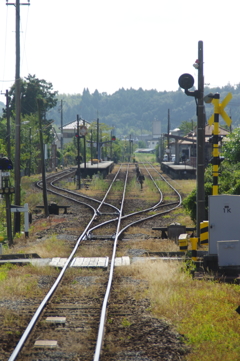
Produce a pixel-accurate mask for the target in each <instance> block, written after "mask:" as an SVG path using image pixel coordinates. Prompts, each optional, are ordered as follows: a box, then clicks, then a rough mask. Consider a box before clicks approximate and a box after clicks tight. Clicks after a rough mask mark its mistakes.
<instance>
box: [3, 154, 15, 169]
mask: <svg viewBox="0 0 240 361" xmlns="http://www.w3.org/2000/svg"><path fill="white" fill-rule="evenodd" d="M11 169H13V164H12V161H11V159H9V158H7V157H2V158H0V170H11Z"/></svg>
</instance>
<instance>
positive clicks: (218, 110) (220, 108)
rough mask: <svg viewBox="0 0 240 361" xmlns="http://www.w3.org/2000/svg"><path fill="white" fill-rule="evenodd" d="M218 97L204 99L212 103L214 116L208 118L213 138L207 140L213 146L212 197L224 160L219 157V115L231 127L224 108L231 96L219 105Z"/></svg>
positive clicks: (212, 96)
mask: <svg viewBox="0 0 240 361" xmlns="http://www.w3.org/2000/svg"><path fill="white" fill-rule="evenodd" d="M219 99H220V95H219V93H216V94H212V93H210V94H209V95H207V96H205V97H204V101H205V102H206V103H211V102H212V103H213V105H214V114H213V115H212V116H211V117H210V119H209V121H208V124H209V125H213V136H212V137H211V138H210V139H209V141H210V142H212V144H213V150H212V156H213V157H212V159H211V163H212V175H213V186H212V195H214V196H215V195H218V176H219V165H220V163H221V162H222V161H223V160H224V157H220V156H219V154H220V153H219V146H218V144H219V141H221V139H222V136H220V135H219V114H221V116H222V117H223V119H224V120H225V122H226V123H227V125H228V126H230V125H231V122H232V120H231V118H230V117H229V116H228V115H227V113H226V112H225V110H224V108H225V107H226V105H227V104H228V103H229V101H230V100H231V99H232V94H231V93H228V95H227V96H226V97H225V99H224V100H223V102H222V103H221V104H220V103H219Z"/></svg>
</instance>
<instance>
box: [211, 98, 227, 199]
mask: <svg viewBox="0 0 240 361" xmlns="http://www.w3.org/2000/svg"><path fill="white" fill-rule="evenodd" d="M219 98H220V96H219V94H218V93H216V94H215V99H214V100H215V101H214V123H213V137H212V146H213V148H212V156H213V158H212V159H211V163H212V176H213V185H212V195H213V196H216V195H218V187H219V186H218V176H219V165H220V163H221V161H222V160H223V159H224V158H222V157H219V154H220V153H219V148H218V141H219Z"/></svg>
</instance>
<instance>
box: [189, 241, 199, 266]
mask: <svg viewBox="0 0 240 361" xmlns="http://www.w3.org/2000/svg"><path fill="white" fill-rule="evenodd" d="M190 242H191V244H192V261H197V245H198V237H192V238H190Z"/></svg>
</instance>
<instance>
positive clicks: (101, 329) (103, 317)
mask: <svg viewBox="0 0 240 361" xmlns="http://www.w3.org/2000/svg"><path fill="white" fill-rule="evenodd" d="M128 169H129V164H128V168H127V172H126V176H125V183H124V189H123V195H122V201H121V208H120V213H119V217H118V224H117V231H116V235H115V239H114V244H113V251H112V259H111V267H110V271H109V278H108V284H107V289H106V293H105V296H104V300H103V305H102V310H101V316H100V323H99V328H98V336H97V343H96V348H95V353H94V358H93V360H94V361H98V360H99V357H100V353H101V349H102V342H103V335H104V326H105V320H106V314H107V304H108V299H109V295H110V290H111V286H112V280H113V271H114V260H115V257H116V249H117V241H118V234H119V229H120V225H121V218H122V212H123V204H124V200H125V194H126V187H127V178H128Z"/></svg>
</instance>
